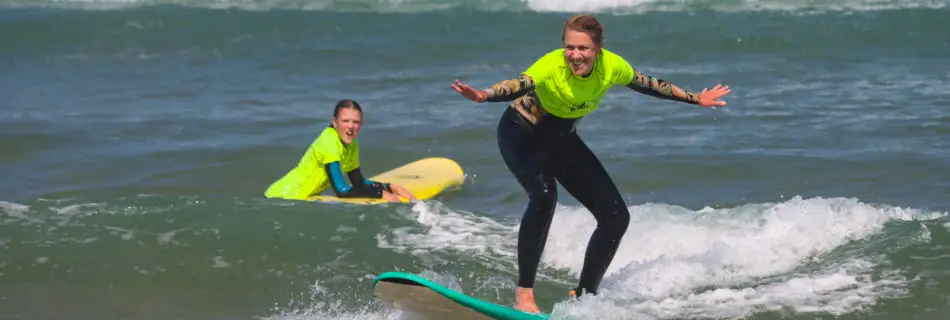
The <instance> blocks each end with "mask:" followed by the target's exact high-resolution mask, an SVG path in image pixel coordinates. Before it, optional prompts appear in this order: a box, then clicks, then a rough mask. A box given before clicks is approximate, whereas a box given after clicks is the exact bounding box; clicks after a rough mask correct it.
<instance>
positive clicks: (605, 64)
mask: <svg viewBox="0 0 950 320" xmlns="http://www.w3.org/2000/svg"><path fill="white" fill-rule="evenodd" d="M635 73H636V70H634V69H633V67H632V66H630V64H629V63H627V61H626V60H624V59H623V57H621V56H619V55H617V54H615V53H613V52H610V51H607V49H601V52H600V54H598V55H597V58H596V59H595V60H594V68H593V70H592V71H591V73H590V75H588V76H587V77H586V78H584V77H580V76H575V75H574V73H573V72H571V68H570V66H568V62H567V59H566V58H565V57H564V48H561V49H556V50H554V51H551V52H549V53H547V54H545V55H544V56H542V57H541V58H539V59H538V60H537V61H535V62H534V64H533V65H531V66H530V67H528V69H527V70H526V71H525V72H524V74H527V75H529V76H531V78H532V79H533V80H534V83H535V89H534V91H535V93H536V94H537V95H538V99H539V100H540V102H541V107H543V108H544V110H545V111H547V112H548V113H550V114H552V115H555V116H558V117H561V118H568V119H571V118H579V117H582V116H585V115H587V114H589V113H591V112H593V111H594V110H596V109H597V107H598V106H599V105H600V100H601V98H603V97H604V94H606V93H607V90H608V89H610V87H612V86H614V85H627V84H629V83H630V82H631V81H633V76H634V74H635Z"/></svg>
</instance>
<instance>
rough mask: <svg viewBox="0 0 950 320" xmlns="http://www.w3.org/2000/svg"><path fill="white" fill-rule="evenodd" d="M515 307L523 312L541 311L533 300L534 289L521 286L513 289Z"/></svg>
mask: <svg viewBox="0 0 950 320" xmlns="http://www.w3.org/2000/svg"><path fill="white" fill-rule="evenodd" d="M515 309H517V310H521V311H524V312H531V313H541V309H538V304H537V303H535V302H534V289H533V288H521V287H518V288H517V289H515Z"/></svg>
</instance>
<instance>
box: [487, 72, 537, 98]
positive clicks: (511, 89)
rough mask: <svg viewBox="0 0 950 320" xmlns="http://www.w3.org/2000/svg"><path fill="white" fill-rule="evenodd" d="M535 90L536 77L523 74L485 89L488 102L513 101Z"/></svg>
mask: <svg viewBox="0 0 950 320" xmlns="http://www.w3.org/2000/svg"><path fill="white" fill-rule="evenodd" d="M531 90H534V79H531V76H529V75H526V74H522V75H521V76H519V77H517V78H515V79H508V80H503V81H501V82H498V83H496V84H494V85H492V86H491V87H490V88H488V89H485V92H488V99H485V101H488V102H500V101H512V100H514V99H517V98H518V97H520V96H523V95H525V94H526V93H528V92H531Z"/></svg>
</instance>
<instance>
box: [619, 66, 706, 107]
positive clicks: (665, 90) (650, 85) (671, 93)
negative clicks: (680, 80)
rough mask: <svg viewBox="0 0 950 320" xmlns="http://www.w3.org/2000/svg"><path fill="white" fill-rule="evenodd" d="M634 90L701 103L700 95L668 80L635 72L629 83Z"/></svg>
mask: <svg viewBox="0 0 950 320" xmlns="http://www.w3.org/2000/svg"><path fill="white" fill-rule="evenodd" d="M627 88H630V89H633V91H636V92H639V93H642V94H645V95H648V96H653V97H656V98H660V99H666V100H673V101H679V102H686V103H691V104H699V95H697V94H695V93H690V92H689V91H686V90H683V89H682V88H680V87H677V86H676V85H674V84H672V83H670V82H667V81H666V80H663V79H659V78H654V77H651V76H648V75H645V74H643V73H640V72H635V73H634V76H633V81H631V82H630V83H629V84H627Z"/></svg>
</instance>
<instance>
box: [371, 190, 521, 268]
mask: <svg viewBox="0 0 950 320" xmlns="http://www.w3.org/2000/svg"><path fill="white" fill-rule="evenodd" d="M412 211H413V212H412V213H411V214H413V215H414V216H413V217H410V218H412V219H414V220H416V222H418V223H419V225H420V226H421V228H420V227H399V228H393V229H391V230H386V231H385V233H380V234H378V235H377V236H376V240H377V245H378V246H379V247H380V248H383V249H392V250H394V251H396V252H400V253H407V252H408V253H412V254H415V255H417V256H420V257H425V256H428V255H429V252H430V251H433V250H455V251H463V252H466V253H467V254H474V255H479V256H484V257H489V258H495V259H494V260H495V261H497V262H501V263H504V262H505V261H508V262H509V264H508V266H507V267H511V265H510V262H511V261H512V259H513V257H514V256H515V250H514V249H515V248H514V246H513V245H512V244H513V243H514V240H515V237H516V235H517V234H515V233H514V231H515V230H516V228H514V227H511V226H506V225H504V224H501V223H499V222H496V221H494V220H492V219H490V218H487V217H480V216H476V215H474V214H471V213H467V212H455V211H451V210H448V209H447V208H445V207H444V206H442V205H441V204H439V203H438V202H434V201H428V202H419V203H416V204H415V205H414V206H413V208H412ZM502 259H504V260H502Z"/></svg>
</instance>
